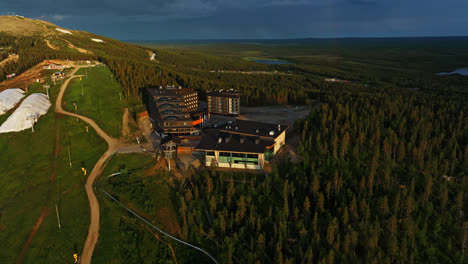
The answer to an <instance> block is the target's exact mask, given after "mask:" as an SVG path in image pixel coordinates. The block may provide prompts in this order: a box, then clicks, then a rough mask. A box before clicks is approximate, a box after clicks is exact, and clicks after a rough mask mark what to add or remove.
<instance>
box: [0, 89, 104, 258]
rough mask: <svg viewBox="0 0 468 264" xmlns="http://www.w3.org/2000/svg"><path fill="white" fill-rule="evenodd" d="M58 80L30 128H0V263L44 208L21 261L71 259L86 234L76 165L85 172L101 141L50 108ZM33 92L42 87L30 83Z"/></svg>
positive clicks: (14, 253)
mask: <svg viewBox="0 0 468 264" xmlns="http://www.w3.org/2000/svg"><path fill="white" fill-rule="evenodd" d="M59 86H60V83H57V85H55V86H53V87H52V88H51V89H50V96H51V103H52V106H51V107H50V109H49V111H48V113H47V114H46V115H44V116H42V117H40V118H39V121H38V122H37V123H36V125H35V127H34V130H35V132H34V133H33V132H32V131H31V129H28V130H25V131H21V132H17V133H6V134H0V149H1V151H0V167H1V171H0V182H1V183H2V184H1V185H0V244H1V245H2V247H0V263H13V262H15V261H17V260H18V259H19V258H20V255H21V252H22V250H23V248H24V247H25V245H26V244H27V241H28V238H29V237H30V234H31V232H32V231H33V227H34V226H35V224H36V221H37V220H38V219H39V217H40V216H41V214H42V213H43V212H44V218H43V220H42V223H41V224H40V225H39V228H38V229H37V231H36V233H35V235H34V237H33V238H32V240H31V241H30V244H29V246H28V248H27V250H26V251H25V254H24V255H23V256H21V257H23V262H24V263H33V262H39V263H66V262H70V263H72V261H73V254H74V253H79V252H80V251H81V248H82V246H83V244H84V241H85V239H86V234H87V229H88V225H89V205H88V200H87V197H86V193H85V189H84V184H85V181H86V176H84V175H83V173H82V171H81V168H82V167H85V168H86V169H87V170H88V172H90V171H91V169H92V168H93V166H94V164H95V162H96V161H97V159H98V158H99V157H100V156H101V155H102V153H103V152H104V151H105V149H106V144H105V142H104V141H103V140H102V139H101V138H99V137H98V136H97V134H96V133H95V132H94V130H92V129H90V130H89V132H88V133H87V132H86V131H85V124H84V123H83V122H82V121H79V122H77V121H76V119H74V118H72V117H67V116H63V115H57V114H56V113H55V112H54V107H55V105H54V104H55V100H56V98H57V94H58V90H59ZM34 92H43V89H42V87H41V86H40V85H38V84H33V85H32V86H31V87H30V89H29V92H28V94H31V93H34ZM11 113H12V111H10V112H9V113H8V115H10V114H11ZM8 115H7V116H8ZM7 116H5V117H2V121H3V120H4V119H5V118H6V117H7ZM70 160H71V166H70ZM56 208H57V209H56ZM56 211H58V214H59V217H60V223H61V228H60V229H59V228H58V219H57V212H56Z"/></svg>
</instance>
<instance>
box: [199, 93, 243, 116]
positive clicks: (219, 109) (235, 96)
mask: <svg viewBox="0 0 468 264" xmlns="http://www.w3.org/2000/svg"><path fill="white" fill-rule="evenodd" d="M206 101H207V103H208V113H211V114H220V115H230V116H238V115H239V114H240V93H239V92H238V91H235V90H228V91H223V90H220V91H208V92H206Z"/></svg>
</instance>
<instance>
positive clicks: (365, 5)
mask: <svg viewBox="0 0 468 264" xmlns="http://www.w3.org/2000/svg"><path fill="white" fill-rule="evenodd" d="M0 14H2V15H3V14H17V15H23V16H25V17H28V18H34V19H42V20H47V21H50V22H53V23H55V24H57V25H59V26H61V27H64V28H68V29H75V30H84V31H88V32H92V33H95V34H99V35H104V36H107V37H111V38H116V39H120V40H192V39H285V38H335V37H415V36H467V35H468V26H467V25H468V15H467V14H468V1H467V0H130V1H129V0H78V1H77V0H60V1H58V0H40V1H38V0H1V3H0ZM0 27H1V25H0Z"/></svg>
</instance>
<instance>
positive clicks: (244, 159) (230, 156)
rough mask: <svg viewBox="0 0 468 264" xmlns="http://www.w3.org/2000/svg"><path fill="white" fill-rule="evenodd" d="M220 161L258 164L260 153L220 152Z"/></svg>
mask: <svg viewBox="0 0 468 264" xmlns="http://www.w3.org/2000/svg"><path fill="white" fill-rule="evenodd" d="M207 153H208V152H207ZM219 162H220V163H234V164H251V165H258V154H246V153H232V152H219Z"/></svg>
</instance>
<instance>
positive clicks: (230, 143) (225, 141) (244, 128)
mask: <svg viewBox="0 0 468 264" xmlns="http://www.w3.org/2000/svg"><path fill="white" fill-rule="evenodd" d="M287 129H288V126H285V125H276V124H269V123H261V122H254V121H246V120H239V119H237V120H236V121H235V122H233V123H231V124H228V125H226V126H224V127H222V128H221V129H219V130H211V131H208V132H207V134H206V135H205V136H204V137H203V138H202V139H201V141H200V143H199V144H198V145H197V146H196V147H195V150H196V151H200V152H205V155H204V159H205V165H206V166H207V167H209V166H216V167H222V168H236V169H254V170H261V169H263V168H264V165H265V162H270V160H271V159H272V158H273V157H274V156H275V155H276V153H277V152H278V150H279V149H280V148H281V147H282V146H283V145H285V143H286V130H287Z"/></svg>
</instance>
